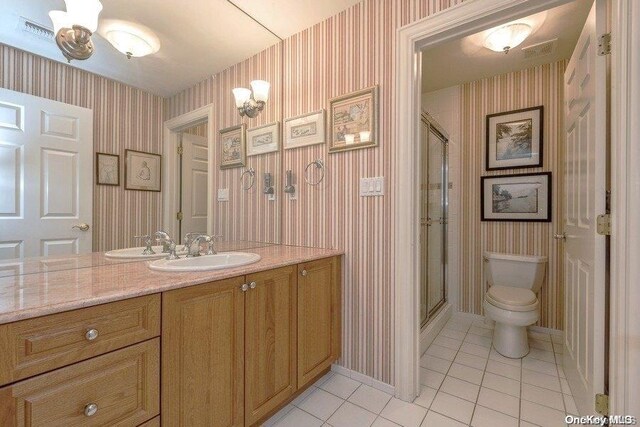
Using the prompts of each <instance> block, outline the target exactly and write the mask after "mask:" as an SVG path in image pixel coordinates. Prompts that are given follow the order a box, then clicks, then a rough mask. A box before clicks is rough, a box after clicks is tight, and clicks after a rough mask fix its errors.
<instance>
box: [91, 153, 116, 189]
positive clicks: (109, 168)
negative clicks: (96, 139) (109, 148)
mask: <svg viewBox="0 0 640 427" xmlns="http://www.w3.org/2000/svg"><path fill="white" fill-rule="evenodd" d="M96 184H98V185H114V186H119V185H120V156H118V155H117V154H107V153H96Z"/></svg>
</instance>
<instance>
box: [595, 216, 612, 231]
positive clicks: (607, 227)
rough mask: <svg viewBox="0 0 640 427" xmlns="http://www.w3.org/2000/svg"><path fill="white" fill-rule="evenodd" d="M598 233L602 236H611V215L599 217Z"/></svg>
mask: <svg viewBox="0 0 640 427" xmlns="http://www.w3.org/2000/svg"><path fill="white" fill-rule="evenodd" d="M597 231H598V234H600V235H602V236H611V215H609V214H603V215H598V221H597Z"/></svg>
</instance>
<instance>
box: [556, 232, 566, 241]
mask: <svg viewBox="0 0 640 427" xmlns="http://www.w3.org/2000/svg"><path fill="white" fill-rule="evenodd" d="M553 238H554V239H556V240H567V233H562V234H554V235H553Z"/></svg>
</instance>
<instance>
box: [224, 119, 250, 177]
mask: <svg viewBox="0 0 640 427" xmlns="http://www.w3.org/2000/svg"><path fill="white" fill-rule="evenodd" d="M244 129H245V125H244V123H243V124H241V125H240V126H233V127H230V128H226V129H222V130H221V131H220V149H221V160H220V169H230V168H238V167H241V166H244V161H245V159H244V157H245V140H244V138H245V132H244Z"/></svg>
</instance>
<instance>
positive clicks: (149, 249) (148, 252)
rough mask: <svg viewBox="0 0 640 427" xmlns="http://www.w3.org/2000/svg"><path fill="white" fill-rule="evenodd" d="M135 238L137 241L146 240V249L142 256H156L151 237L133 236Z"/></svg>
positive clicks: (146, 235) (147, 235)
mask: <svg viewBox="0 0 640 427" xmlns="http://www.w3.org/2000/svg"><path fill="white" fill-rule="evenodd" d="M133 237H134V238H135V239H138V240H143V239H144V245H145V246H146V247H145V248H144V250H143V251H142V255H153V254H155V252H154V251H153V248H152V247H151V235H149V234H145V235H143V236H133Z"/></svg>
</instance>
